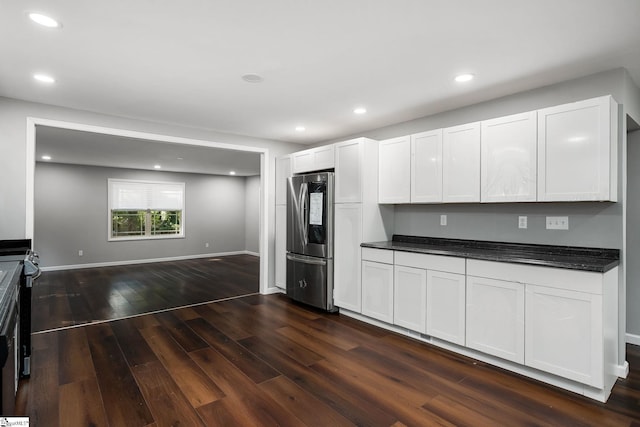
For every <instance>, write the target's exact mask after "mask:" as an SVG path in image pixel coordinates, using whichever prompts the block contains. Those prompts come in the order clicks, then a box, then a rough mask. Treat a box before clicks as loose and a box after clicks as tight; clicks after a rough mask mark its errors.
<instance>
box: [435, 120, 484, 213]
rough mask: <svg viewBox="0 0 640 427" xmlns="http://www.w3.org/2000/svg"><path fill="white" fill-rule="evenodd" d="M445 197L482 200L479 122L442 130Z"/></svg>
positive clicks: (443, 197)
mask: <svg viewBox="0 0 640 427" xmlns="http://www.w3.org/2000/svg"><path fill="white" fill-rule="evenodd" d="M442 201H443V202H451V203H460V202H479V201H480V122H475V123H468V124H465V125H461V126H454V127H450V128H446V129H443V131H442Z"/></svg>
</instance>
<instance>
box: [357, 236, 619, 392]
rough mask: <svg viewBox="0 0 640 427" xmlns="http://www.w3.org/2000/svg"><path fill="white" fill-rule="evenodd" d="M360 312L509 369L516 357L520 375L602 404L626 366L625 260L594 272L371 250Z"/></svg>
mask: <svg viewBox="0 0 640 427" xmlns="http://www.w3.org/2000/svg"><path fill="white" fill-rule="evenodd" d="M438 269H442V270H446V271H440V270H438ZM362 314H363V315H365V316H368V317H371V318H374V319H377V320H381V321H384V322H387V323H391V324H394V325H397V326H400V327H403V328H407V329H409V330H410V331H415V332H419V333H421V334H426V335H428V336H430V337H432V338H437V339H438V340H440V341H447V342H448V343H453V344H456V345H457V346H461V347H466V348H467V349H472V350H475V351H477V352H481V353H484V354H485V355H490V356H488V357H489V358H490V359H489V360H492V359H491V356H492V357H493V358H494V359H495V360H494V361H493V363H496V364H497V365H499V366H503V367H506V368H507V369H509V366H510V364H506V365H505V362H504V361H505V360H506V361H509V362H513V363H517V364H519V365H520V367H519V368H518V369H516V371H517V372H522V370H524V373H525V375H527V374H528V375H531V376H533V377H535V378H538V379H540V380H542V381H546V382H549V383H551V384H555V385H559V386H561V387H564V388H567V389H568V390H572V391H575V392H578V393H582V394H585V395H586V396H589V397H591V398H594V399H597V400H600V401H601V402H606V400H607V398H608V397H609V394H610V393H611V389H612V387H613V385H614V384H615V382H616V380H617V372H620V367H619V364H618V361H617V358H618V354H617V351H618V339H619V338H618V323H617V316H618V269H617V267H616V268H613V269H611V270H609V271H607V272H606V273H595V272H587V271H580V270H570V269H563V268H551V267H543V266H536V265H527V264H515V263H505V262H495V261H481V260H473V259H464V258H458V257H450V256H440V255H429V254H420V253H412V252H404V251H395V252H394V251H392V250H383V249H372V248H363V249H362ZM438 340H434V343H436V344H439V345H443V346H445V347H446V348H452V347H450V346H448V345H445V344H446V343H444V342H440V343H438V342H437V341H438ZM456 348H458V347H453V350H454V351H456ZM461 352H463V353H464V351H461ZM498 358H500V359H503V360H502V361H499V360H498ZM481 359H482V360H485V358H482V357H481ZM490 363H491V362H490ZM559 378H562V381H560V382H559V381H558V380H559ZM566 380H570V381H566Z"/></svg>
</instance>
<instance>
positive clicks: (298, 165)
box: [291, 144, 335, 173]
mask: <svg viewBox="0 0 640 427" xmlns="http://www.w3.org/2000/svg"><path fill="white" fill-rule="evenodd" d="M333 157H334V154H333V144H331V145H323V146H322V147H316V148H310V149H308V150H304V151H298V152H297V153H293V154H292V155H291V161H292V169H293V173H305V172H313V171H319V170H324V169H333V168H334V166H335V160H334V158H333Z"/></svg>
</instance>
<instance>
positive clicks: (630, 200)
mask: <svg viewBox="0 0 640 427" xmlns="http://www.w3.org/2000/svg"><path fill="white" fill-rule="evenodd" d="M627 165H628V167H627V331H628V332H629V333H631V334H634V335H640V130H637V131H635V132H631V133H629V134H628V135H627Z"/></svg>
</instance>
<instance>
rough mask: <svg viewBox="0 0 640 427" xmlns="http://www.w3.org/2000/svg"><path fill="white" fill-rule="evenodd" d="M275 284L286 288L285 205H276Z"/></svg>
mask: <svg viewBox="0 0 640 427" xmlns="http://www.w3.org/2000/svg"><path fill="white" fill-rule="evenodd" d="M275 268H276V286H277V287H279V288H281V289H286V288H287V206H286V205H277V206H276V264H275Z"/></svg>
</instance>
